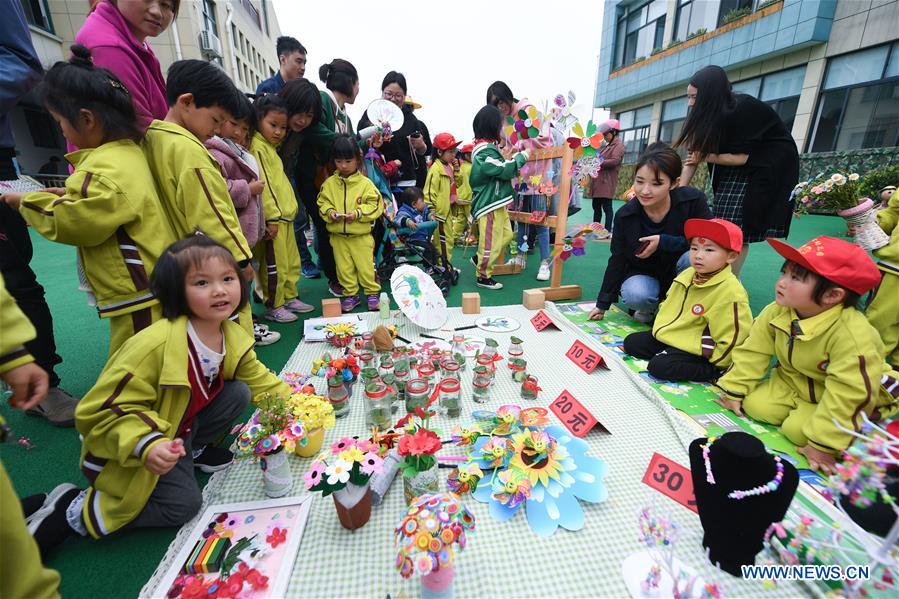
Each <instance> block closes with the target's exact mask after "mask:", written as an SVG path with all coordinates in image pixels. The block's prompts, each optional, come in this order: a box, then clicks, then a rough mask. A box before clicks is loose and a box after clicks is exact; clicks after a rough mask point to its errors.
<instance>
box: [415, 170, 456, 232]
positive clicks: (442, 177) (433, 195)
mask: <svg viewBox="0 0 899 599" xmlns="http://www.w3.org/2000/svg"><path fill="white" fill-rule="evenodd" d="M453 179H454V180H455V183H456V198H457V199H458V197H459V188H460V187H461V186H462V172H461V170H458V171H455V172H454V176H453ZM452 183H453V182H452V181H450V177H449V175H447V174H446V169H445V168H443V162H441V161H440V159H439V158H438V159H436V160H434V162H433V164H431V168H429V169H428V178H427V179H426V180H425V189H424V192H425V202H426V203H427V204H428V208H430V210H431V214H433V215H434V217H435V218H436V219H437V220H438V221H439V222H446V219H447V218H448V217H449V213H450V191H451V190H452Z"/></svg>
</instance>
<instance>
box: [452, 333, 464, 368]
mask: <svg viewBox="0 0 899 599" xmlns="http://www.w3.org/2000/svg"><path fill="white" fill-rule="evenodd" d="M450 353H451V354H452V356H453V359H454V360H455V361H456V362H459V365H460V366H461V367H462V370H465V335H463V334H462V333H453V346H452V348H451V349H450ZM460 357H461V358H462V359H461V360H460V359H459V358H460Z"/></svg>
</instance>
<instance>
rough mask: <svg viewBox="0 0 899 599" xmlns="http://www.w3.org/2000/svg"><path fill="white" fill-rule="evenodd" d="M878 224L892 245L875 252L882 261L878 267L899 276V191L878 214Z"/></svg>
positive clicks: (894, 193) (889, 244)
mask: <svg viewBox="0 0 899 599" xmlns="http://www.w3.org/2000/svg"><path fill="white" fill-rule="evenodd" d="M877 224H879V225H880V228H881V229H883V230H884V232H885V233H887V234H888V235H889V236H890V243H888V244H887V245H885V246H883V247H882V248H880V249H879V250H875V251H874V255H875V256H877V257H878V258H879V259H880V260H879V262H878V264H877V267H878V268H880V270H882V271H884V272H887V273H891V274H893V275H896V276H899V190H897V191H894V192H893V195H892V196H890V203H889V204H887V207H886V208H885V209H884V210H880V211H879V212H878V213H877Z"/></svg>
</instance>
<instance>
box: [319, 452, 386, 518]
mask: <svg viewBox="0 0 899 599" xmlns="http://www.w3.org/2000/svg"><path fill="white" fill-rule="evenodd" d="M382 467H383V460H382V458H381V456H379V455H378V445H376V444H375V443H374V442H372V440H371V439H363V440H357V439H351V438H349V437H344V438H343V439H341V440H340V441H338V442H337V443H335V444H334V445H332V446H331V450H330V452H327V451H326V452H323V453H321V454H319V456H318V457H316V458H315V461H313V462H312V466H311V467H310V468H309V471H308V472H306V474H305V475H304V476H303V480H304V482H305V487H306V490H307V491H317V492H320V493H321V494H322V497H327V496H328V495H333V496H334V507H335V508H336V510H337V517H338V519H339V520H340V524H341V525H342V526H343V527H344V528H346V529H348V530H356V529H357V528H361V527H362V526H363V525H365V523H366V522H368V519H369V517H370V516H371V487H370V486H369V479H370V478H371V477H372V475H374V474H376V473H379V472H381V470H382Z"/></svg>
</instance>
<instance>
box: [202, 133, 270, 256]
mask: <svg viewBox="0 0 899 599" xmlns="http://www.w3.org/2000/svg"><path fill="white" fill-rule="evenodd" d="M204 145H205V146H206V149H207V150H209V153H210V154H211V155H212V157H213V158H215V161H216V162H218V163H219V168H221V171H222V176H223V177H224V178H225V182H226V183H227V184H228V193H229V194H230V195H231V201H232V202H234V207H235V208H236V209H237V218H238V219H239V220H240V229H241V230H242V231H243V235H244V237H246V238H247V245H249V246H250V247H251V248H252V247H253V246H255V245H256V244H257V243H259V240H260V239H262V234H263V233H264V232H265V220H264V219H263V217H262V202H261V201H260V198H259V196H258V195H253V194H251V193H250V183H252V182H253V181H258V180H259V175H257V174H256V173H255V172H253V169H252V168H250V166H249V165H248V164H247V163H246V162H244V161H243V160H241V159H240V157H239V156H238V155H237V153H236V152H235V151H234V149H233V148H232V147H231V146H229V145H228V144H227V143H226V142H225V141H224V140H223V139H222V138H221V137H210V138H209V139H208V140H206V142H205V143H204ZM247 155H250V153H249V152H247ZM250 156H251V157H252V155H250Z"/></svg>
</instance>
